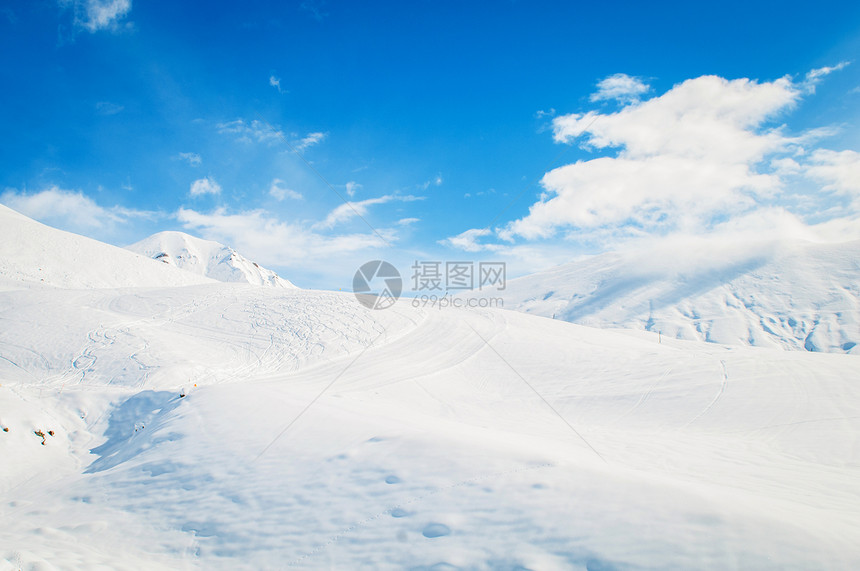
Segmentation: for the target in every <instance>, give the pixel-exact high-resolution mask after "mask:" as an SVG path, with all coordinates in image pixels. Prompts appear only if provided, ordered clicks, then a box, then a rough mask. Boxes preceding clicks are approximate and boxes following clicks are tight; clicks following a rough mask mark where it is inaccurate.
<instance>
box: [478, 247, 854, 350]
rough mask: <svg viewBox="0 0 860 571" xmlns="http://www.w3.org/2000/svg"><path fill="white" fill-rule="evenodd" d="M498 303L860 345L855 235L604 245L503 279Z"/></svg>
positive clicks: (662, 327) (656, 326)
mask: <svg viewBox="0 0 860 571" xmlns="http://www.w3.org/2000/svg"><path fill="white" fill-rule="evenodd" d="M484 293H485V295H492V296H497V297H502V298H503V299H504V306H505V308H506V309H515V310H519V311H523V312H526V313H531V314H535V315H541V316H545V317H554V318H556V319H562V320H565V321H570V322H573V323H580V324H584V325H590V326H595V327H603V328H605V327H621V328H632V329H640V330H646V331H652V332H654V333H657V332H660V333H662V335H664V336H669V337H677V338H679V339H690V340H699V341H711V342H715V343H724V344H732V345H755V346H762V347H782V348H784V349H794V350H807V351H823V352H836V353H841V352H846V353H860V346H858V345H860V241H858V242H848V243H842V244H814V243H809V242H789V243H785V242H782V243H759V244H735V245H734V246H726V245H725V244H719V245H715V244H713V243H708V242H704V241H702V242H696V241H691V242H690V243H689V244H686V245H685V246H684V247H678V246H677V245H676V246H674V247H671V248H669V247H666V248H659V247H658V248H655V249H652V250H639V251H635V252H631V253H628V254H618V253H607V254H601V255H598V256H594V257H591V258H587V259H584V260H581V261H576V262H572V263H568V264H565V265H562V266H558V267H556V268H552V269H550V270H547V271H544V272H540V273H536V274H533V275H529V276H525V277H522V278H518V279H513V280H510V281H509V282H508V284H507V289H506V290H505V291H502V292H484Z"/></svg>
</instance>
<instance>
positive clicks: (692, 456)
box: [0, 227, 860, 570]
mask: <svg viewBox="0 0 860 571" xmlns="http://www.w3.org/2000/svg"><path fill="white" fill-rule="evenodd" d="M29 228H30V227H27V228H25V230H28V231H29ZM37 230H38V231H39V232H42V230H41V227H37ZM46 236H47V235H46ZM41 237H42V236H41V235H38V236H37V238H40V239H41ZM47 237H50V236H47ZM46 239H47V238H46ZM85 247H90V248H91V249H90V250H85V251H82V252H81V254H82V255H84V256H85V257H86V259H88V260H91V265H90V266H89V267H88V269H87V271H91V272H94V273H96V274H97V273H98V272H102V273H107V272H108V271H109V268H110V264H112V263H113V259H112V258H110V257H109V256H94V255H91V254H94V253H97V252H102V251H103V250H102V249H100V248H101V246H98V247H97V246H95V245H93V244H90V243H82V244H81V248H85ZM134 259H136V260H138V261H139V262H140V263H141V264H143V265H144V266H146V267H147V268H148V267H149V266H148V264H150V263H151V262H150V261H149V260H145V259H141V258H138V257H135V258H134ZM24 261H25V262H26V260H24ZM60 261H61V262H62V261H63V260H60ZM156 264H157V265H158V266H163V269H164V270H168V269H171V270H172V269H173V268H169V267H168V266H167V265H165V264H158V263H156ZM46 271H49V274H50V275H54V273H53V272H55V270H54V269H52V268H46ZM56 272H59V270H56ZM15 275H18V274H15ZM140 275H141V276H143V277H142V278H141V279H142V281H145V280H146V279H149V277H150V274H149V273H146V272H143V273H141V274H140ZM189 275H190V274H189ZM75 283H77V282H75ZM0 324H2V327H0V526H2V529H3V533H2V534H0V569H19V568H23V569H95V568H109V569H207V570H209V569H231V570H232V569H285V568H321V567H322V568H336V569H357V568H411V569H431V568H432V569H454V568H467V569H475V568H478V569H642V568H646V569H666V568H672V569H737V568H744V569H748V568H772V569H824V568H827V569H853V568H858V567H860V544H858V542H857V541H856V538H857V537H858V536H860V384H858V382H857V379H858V372H860V360H858V359H857V357H856V356H852V355H840V354H827V353H809V352H802V351H797V352H786V351H782V350H776V349H768V348H757V347H745V346H726V345H720V344H716V343H702V342H695V341H683V340H676V339H669V338H666V337H664V338H662V339H659V338H658V336H657V335H656V334H653V333H646V332H638V333H631V332H618V331H606V330H600V329H594V328H590V327H584V326H580V325H575V324H571V323H567V322H563V321H559V320H551V319H545V318H541V317H536V316H530V315H526V314H523V313H517V312H511V311H505V310H471V311H470V310H454V309H446V310H444V311H439V310H430V309H426V308H413V307H411V305H410V304H408V303H399V304H397V305H395V306H394V307H392V308H390V309H387V310H384V311H373V310H370V309H366V308H364V307H363V306H362V305H360V304H359V303H358V302H357V301H356V300H355V299H354V297H353V296H352V295H350V294H344V293H338V292H319V291H307V290H299V289H283V288H261V287H255V286H252V285H248V284H230V283H218V282H215V283H205V284H198V285H188V286H184V287H168V286H161V287H137V288H117V289H108V288H103V289H89V290H85V289H77V290H73V289H58V288H30V289H25V288H19V289H17V290H14V291H13V290H9V291H2V292H0ZM180 395H185V396H184V397H183V396H180ZM4 427H5V428H7V429H8V432H5V431H3V430H2V428H4ZM36 431H39V432H41V433H42V434H43V435H44V437H42V436H37V435H36V434H35V432H36ZM49 431H51V432H53V434H51V433H50V432H49ZM43 441H44V444H42V442H43Z"/></svg>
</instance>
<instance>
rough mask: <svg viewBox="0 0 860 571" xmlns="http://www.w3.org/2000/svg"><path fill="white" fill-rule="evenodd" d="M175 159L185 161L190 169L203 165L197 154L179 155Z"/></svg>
mask: <svg viewBox="0 0 860 571" xmlns="http://www.w3.org/2000/svg"><path fill="white" fill-rule="evenodd" d="M177 158H178V159H179V160H182V161H185V162H186V163H188V164H189V165H191V166H192V167H199V166H200V165H201V164H202V163H203V159H202V158H201V157H200V155H198V154H197V153H179V155H178V156H177Z"/></svg>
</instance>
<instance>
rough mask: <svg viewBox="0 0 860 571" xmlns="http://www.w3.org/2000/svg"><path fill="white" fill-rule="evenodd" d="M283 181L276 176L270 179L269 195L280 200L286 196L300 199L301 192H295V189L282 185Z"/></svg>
mask: <svg viewBox="0 0 860 571" xmlns="http://www.w3.org/2000/svg"><path fill="white" fill-rule="evenodd" d="M283 184H284V181H282V180H281V179H279V178H276V179H274V180H273V181H272V184H271V185H270V186H269V196H271V197H272V198H274V199H275V200H278V201H281V200H284V199H286V198H292V199H293V200H301V199H302V195H301V193H298V192H296V191H295V190H291V189H289V188H286V187H284V186H282V185H283Z"/></svg>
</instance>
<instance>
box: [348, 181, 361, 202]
mask: <svg viewBox="0 0 860 571" xmlns="http://www.w3.org/2000/svg"><path fill="white" fill-rule="evenodd" d="M360 188H362V186H361V185H360V184H358V183H357V182H355V181H354V180H351V181H349V182H348V183H346V195H347V196H349V197H350V198H352V197H353V196H355V193H356V191H358V190H359V189H360Z"/></svg>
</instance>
